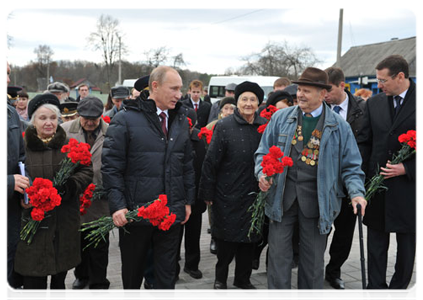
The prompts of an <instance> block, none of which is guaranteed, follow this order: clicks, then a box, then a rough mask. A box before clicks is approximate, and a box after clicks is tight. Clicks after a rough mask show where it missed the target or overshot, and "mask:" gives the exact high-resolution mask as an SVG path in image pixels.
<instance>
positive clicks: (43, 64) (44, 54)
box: [34, 45, 54, 89]
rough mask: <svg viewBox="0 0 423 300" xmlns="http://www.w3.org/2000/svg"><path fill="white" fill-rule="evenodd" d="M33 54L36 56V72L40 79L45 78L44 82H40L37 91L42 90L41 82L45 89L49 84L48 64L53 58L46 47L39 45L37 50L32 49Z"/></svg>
mask: <svg viewBox="0 0 423 300" xmlns="http://www.w3.org/2000/svg"><path fill="white" fill-rule="evenodd" d="M34 53H35V54H36V55H37V60H36V66H37V70H38V74H39V75H40V77H41V78H44V77H45V78H46V80H45V81H44V80H41V79H40V80H41V81H40V87H39V89H43V88H44V85H43V84H41V82H43V81H44V82H45V84H46V87H47V85H48V83H49V78H50V63H51V61H52V57H53V54H54V52H53V50H52V49H51V48H50V46H48V45H39V46H38V48H35V49H34Z"/></svg>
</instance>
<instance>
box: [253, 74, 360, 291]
mask: <svg viewBox="0 0 423 300" xmlns="http://www.w3.org/2000/svg"><path fill="white" fill-rule="evenodd" d="M294 83H296V84H298V88H297V99H298V106H292V107H289V108H285V109H282V110H278V111H277V112H276V113H275V114H274V115H273V116H272V119H271V120H270V122H269V124H268V126H267V128H266V130H265V131H264V133H263V136H262V139H261V142H260V146H259V147H258V149H257V151H256V153H255V174H256V177H257V179H258V180H259V187H260V189H261V190H262V191H264V192H268V197H267V200H266V205H265V213H266V216H267V217H268V218H269V220H270V224H269V236H268V243H269V262H268V273H267V281H268V288H269V289H290V288H291V266H292V260H293V251H292V242H291V241H292V234H293V230H294V225H295V223H297V222H298V224H299V225H298V226H299V236H300V247H299V263H298V288H299V289H322V288H323V278H324V252H325V248H326V238H327V235H328V233H329V232H330V228H331V226H332V223H333V221H334V219H335V218H336V216H337V215H338V214H339V212H340V209H341V201H343V200H342V198H344V197H345V195H344V192H343V186H345V187H346V190H347V191H348V195H349V197H350V199H351V200H350V201H351V202H352V207H353V209H354V213H357V205H358V204H360V205H361V207H362V208H361V212H362V214H363V215H364V211H365V207H366V203H367V202H366V200H365V199H364V195H365V189H364V173H363V171H362V170H361V155H360V152H359V150H358V147H357V143H356V141H355V138H354V135H353V133H352V130H351V127H350V125H349V124H348V123H347V122H346V121H345V120H344V119H342V117H341V116H340V115H338V114H336V113H335V112H333V111H332V110H331V109H330V107H329V106H327V105H325V104H324V102H323V100H324V99H325V96H326V94H327V93H328V91H329V90H330V89H331V85H329V83H328V75H327V73H326V72H324V71H323V70H320V69H317V68H312V67H309V68H307V69H305V70H304V72H303V73H302V75H301V76H300V78H299V79H298V80H297V81H294ZM272 146H278V147H279V148H280V149H281V150H282V152H283V153H284V155H285V156H289V157H291V158H292V160H293V162H294V165H293V166H292V167H289V168H287V169H286V170H285V171H284V172H283V173H281V174H277V175H276V176H275V177H274V178H273V180H270V181H268V180H267V179H266V176H265V175H264V174H263V172H262V166H261V163H262V161H263V156H264V155H266V154H268V153H269V148H270V147H272Z"/></svg>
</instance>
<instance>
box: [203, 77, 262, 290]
mask: <svg viewBox="0 0 423 300" xmlns="http://www.w3.org/2000/svg"><path fill="white" fill-rule="evenodd" d="M263 98H264V92H263V90H262V89H261V88H260V86H259V85H258V84H257V83H253V82H249V81H245V82H243V83H241V84H239V85H237V87H236V89H235V99H236V100H237V109H236V110H235V112H234V114H232V115H230V116H228V117H226V118H223V119H221V120H220V121H219V122H217V123H216V125H215V128H214V131H213V138H212V140H211V143H210V145H209V148H208V150H207V154H206V158H205V160H204V163H203V169H202V174H201V179H200V191H199V196H200V198H201V199H204V200H205V201H206V202H208V203H209V204H210V205H212V211H213V213H212V217H213V227H212V235H213V237H214V238H215V239H216V242H217V264H216V274H215V282H214V289H226V288H227V278H228V272H229V264H230V263H231V262H232V260H233V259H234V257H235V262H236V265H235V278H234V282H233V284H234V285H235V286H236V287H238V288H241V289H255V287H254V285H253V284H252V283H251V281H250V276H251V272H252V260H253V251H254V242H257V241H258V236H255V235H253V236H251V237H250V238H251V239H250V238H249V237H247V233H248V231H249V228H250V222H251V212H248V208H249V207H250V205H251V204H252V203H253V202H254V201H255V198H256V196H255V194H254V193H252V192H258V186H257V181H256V179H255V177H254V152H255V151H256V149H257V147H258V145H259V142H260V138H261V134H260V133H258V131H257V128H258V127H259V126H260V125H262V124H265V123H266V120H265V119H264V118H261V117H260V116H258V113H257V108H258V106H259V105H260V103H261V102H262V101H263Z"/></svg>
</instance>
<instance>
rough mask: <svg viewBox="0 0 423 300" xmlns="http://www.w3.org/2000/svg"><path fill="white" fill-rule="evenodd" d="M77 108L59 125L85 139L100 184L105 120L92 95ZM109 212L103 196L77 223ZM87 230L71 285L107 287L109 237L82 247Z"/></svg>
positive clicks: (101, 108) (89, 220)
mask: <svg viewBox="0 0 423 300" xmlns="http://www.w3.org/2000/svg"><path fill="white" fill-rule="evenodd" d="M77 112H78V115H79V117H78V118H76V119H75V120H73V121H71V122H66V123H63V124H62V125H61V126H62V128H63V129H64V130H65V132H66V134H67V136H68V137H69V138H74V139H76V140H77V141H79V142H84V143H88V144H89V145H90V146H91V148H90V152H91V154H92V158H91V161H92V164H93V171H94V177H93V183H94V184H95V185H96V186H102V176H101V154H102V150H103V141H104V136H105V134H106V131H107V128H108V124H107V123H106V122H104V121H103V119H102V118H101V115H102V113H103V102H102V101H101V100H100V99H98V98H96V97H92V96H88V97H86V98H84V99H82V100H81V101H80V102H79V103H78V107H77ZM108 215H109V204H108V201H107V198H105V197H104V196H103V197H101V198H100V199H96V200H95V201H93V202H92V204H91V206H90V207H89V208H88V209H87V212H86V214H84V215H82V216H81V224H83V223H86V222H91V221H94V220H97V219H99V218H100V217H102V216H108ZM87 234H88V233H87V232H82V233H81V249H80V250H81V258H82V261H81V263H80V264H79V265H78V266H77V267H76V268H75V278H76V279H75V281H74V283H73V285H72V288H73V289H83V288H84V287H85V286H87V285H89V288H90V289H108V288H109V285H110V282H109V280H108V279H107V278H106V277H107V265H108V256H109V237H108V235H106V236H105V237H104V238H105V239H104V240H102V241H101V242H100V244H98V246H97V247H90V248H88V249H85V250H84V251H82V249H83V248H85V246H86V240H85V237H86V236H87Z"/></svg>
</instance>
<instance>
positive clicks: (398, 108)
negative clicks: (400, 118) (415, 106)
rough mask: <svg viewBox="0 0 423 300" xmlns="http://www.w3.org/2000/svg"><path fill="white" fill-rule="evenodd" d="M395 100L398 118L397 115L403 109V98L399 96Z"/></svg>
mask: <svg viewBox="0 0 423 300" xmlns="http://www.w3.org/2000/svg"><path fill="white" fill-rule="evenodd" d="M394 100H395V104H396V106H395V116H396V115H398V112H399V111H400V109H401V100H402V97H401V96H398V95H397V96H395V97H394Z"/></svg>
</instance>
